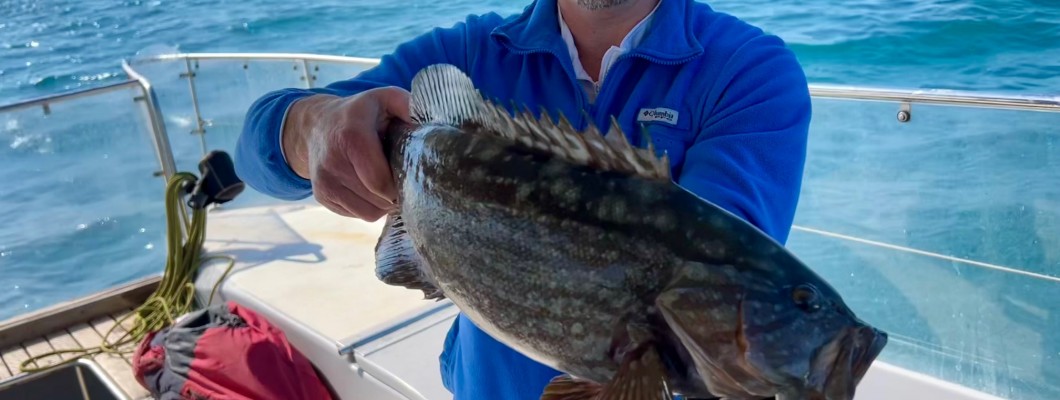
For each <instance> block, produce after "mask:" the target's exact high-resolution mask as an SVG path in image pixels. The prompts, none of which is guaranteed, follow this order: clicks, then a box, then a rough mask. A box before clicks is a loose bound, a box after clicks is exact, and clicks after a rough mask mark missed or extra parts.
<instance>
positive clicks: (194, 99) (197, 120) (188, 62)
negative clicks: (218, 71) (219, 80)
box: [180, 58, 206, 157]
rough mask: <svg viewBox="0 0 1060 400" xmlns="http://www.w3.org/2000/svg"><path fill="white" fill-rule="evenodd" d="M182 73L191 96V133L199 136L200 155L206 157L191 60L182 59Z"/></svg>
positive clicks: (204, 138)
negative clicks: (192, 118) (186, 80)
mask: <svg viewBox="0 0 1060 400" xmlns="http://www.w3.org/2000/svg"><path fill="white" fill-rule="evenodd" d="M184 71H185V72H184V73H183V74H180V76H181V77H182V78H188V92H189V94H191V109H192V110H193V111H194V112H195V130H193V131H192V132H191V133H192V134H195V135H199V145H200V146H201V147H202V155H203V156H204V157H205V156H206V125H205V121H203V119H202V113H201V112H199V95H198V93H196V92H195V72H194V71H192V70H191V58H185V59H184Z"/></svg>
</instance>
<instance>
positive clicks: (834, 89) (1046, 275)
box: [0, 53, 1060, 400]
mask: <svg viewBox="0 0 1060 400" xmlns="http://www.w3.org/2000/svg"><path fill="white" fill-rule="evenodd" d="M377 63H378V60H377V59H372V58H358V57H347V56H331V55H319V54H286V53H160V54H150V55H143V56H138V57H136V58H133V59H130V60H125V61H124V62H123V64H122V67H123V69H124V71H125V73H126V77H125V79H123V80H122V81H120V82H115V83H110V84H106V85H99V86H95V87H91V88H85V89H79V90H74V91H70V92H66V93H61V94H56V95H52V96H48V97H43V98H38V99H31V100H26V101H21V102H17V103H13V104H7V105H3V106H0V119H3V118H15V119H22V120H32V121H34V126H35V127H36V129H39V130H53V131H54V132H53V134H55V135H59V134H77V133H78V132H76V131H77V130H78V129H79V128H78V124H88V123H90V122H91V123H92V124H94V125H93V126H96V127H98V126H101V125H102V126H106V127H113V128H114V129H118V130H121V134H122V135H123V137H127V138H128V141H127V142H123V143H122V144H121V145H129V146H133V145H139V146H141V147H143V149H142V150H143V151H142V152H140V153H139V154H141V155H142V156H141V157H139V158H136V159H135V160H133V161H135V162H130V160H122V161H121V162H122V163H124V164H126V165H124V166H123V167H122V168H126V167H130V168H132V169H130V171H132V172H129V173H126V174H124V175H122V178H121V179H122V182H124V185H125V186H124V187H125V190H137V191H141V192H144V193H154V194H155V196H154V197H153V198H154V200H145V201H147V202H148V203H147V204H148V207H152V208H154V209H157V210H158V214H159V215H161V214H162V213H163V212H164V208H163V205H162V196H161V195H157V194H160V193H162V191H163V187H164V183H165V182H167V180H168V179H169V178H171V177H173V176H174V174H176V173H178V172H180V171H196V163H197V162H199V161H200V160H201V159H202V157H204V156H205V155H207V154H208V153H209V152H210V151H213V150H221V151H227V152H231V151H232V149H233V148H234V143H235V139H236V137H237V136H238V134H239V129H240V126H241V124H242V118H243V113H244V112H245V111H246V109H247V107H248V106H249V105H250V103H251V102H252V101H253V100H255V99H256V98H257V97H258V96H260V95H262V94H264V93H265V92H267V91H269V90H274V89H279V88H284V87H306V88H309V87H318V86H321V85H323V84H327V83H329V82H333V81H337V80H340V79H344V78H347V77H350V76H353V75H355V74H356V73H358V72H359V71H363V70H365V69H368V68H371V67H372V66H374V65H376V64H377ZM810 90H811V95H812V97H813V101H814V121H813V125H812V127H811V146H810V154H809V159H808V167H807V172H806V178H805V179H806V181H805V182H804V186H805V187H806V189H805V190H804V195H803V198H802V200H801V201H800V205H799V214H798V215H797V217H796V225H795V226H794V227H793V230H792V236H791V239H790V240H789V242H788V247H789V248H791V249H792V250H793V251H794V252H795V253H796V254H797V255H799V256H800V257H801V258H803V259H804V260H805V261H806V262H807V264H808V265H810V266H811V267H813V268H815V269H816V270H817V271H818V272H819V273H821V274H822V275H823V276H824V277H825V278H826V279H829V280H830V281H831V282H832V283H833V284H834V285H835V286H836V287H837V289H838V290H839V291H840V293H841V294H843V295H844V296H845V297H846V298H847V299H848V302H849V303H850V304H851V306H852V307H853V308H854V309H855V311H856V312H857V313H858V314H859V315H861V316H863V317H864V318H865V319H866V320H868V321H870V322H871V323H874V324H875V325H877V326H880V327H882V328H884V329H886V330H888V331H889V332H890V333H891V343H890V344H889V345H888V347H887V348H886V349H885V350H884V352H883V354H882V355H881V357H880V359H879V360H877V361H876V362H875V363H874V364H873V366H872V368H871V369H870V371H869V372H868V374H867V375H866V377H865V378H864V380H863V381H862V383H861V385H860V386H859V388H858V392H857V393H858V394H857V397H856V398H857V399H858V400H884V399H886V400H892V399H910V400H916V399H925V400H926V399H948V400H987V399H1019V400H1023V399H1056V398H1060V336H1058V335H1057V334H1056V332H1058V331H1060V301H1058V300H1057V299H1060V277H1058V276H1057V273H1058V272H1057V270H1056V269H1053V270H1052V271H1050V270H1048V268H1044V267H1046V266H1048V265H1047V264H1048V262H1050V260H1052V261H1051V262H1056V263H1057V264H1056V265H1058V266H1060V230H1057V228H1056V227H1057V226H1060V221H1058V220H1055V218H1060V211H1057V210H1060V198H1051V199H1050V198H1048V197H1046V196H1037V195H1035V196H1037V197H1035V196H1031V198H1030V199H1029V200H1028V201H1032V202H1033V205H1034V206H1035V207H1037V208H1036V209H1037V210H1039V212H1036V213H1033V215H1031V216H1030V217H1028V218H1031V219H1030V220H1029V221H1031V222H1030V223H1031V224H1037V225H1034V226H1037V227H1039V228H1038V229H1037V230H1036V232H1038V234H1039V237H1038V239H1037V240H1039V241H1040V242H1039V247H1040V248H1042V249H1044V250H1043V251H1044V252H1045V253H1044V254H1045V256H1043V257H1044V259H1045V260H1046V261H1043V262H1041V265H1030V266H1026V265H1024V266H1012V265H1004V264H1003V263H1001V262H998V261H996V260H994V259H993V258H996V257H986V258H985V259H973V258H969V257H965V256H962V255H959V254H952V252H951V253H947V252H946V251H944V250H939V249H932V248H921V247H916V246H911V245H910V243H914V242H916V241H915V240H911V239H910V238H913V237H916V236H917V235H920V234H922V233H923V229H924V226H923V225H922V224H921V222H918V221H920V219H918V215H919V216H920V217H922V216H923V214H922V213H929V212H944V210H939V209H938V208H932V207H931V204H925V203H930V202H931V201H933V200H932V199H936V200H937V199H938V198H939V197H940V196H941V197H944V198H956V199H958V200H959V199H960V198H962V196H968V195H969V193H971V192H970V191H968V190H957V189H954V188H952V187H949V186H945V187H935V186H940V185H936V183H937V182H938V181H937V180H927V181H926V182H929V183H928V184H924V185H919V186H918V185H912V186H911V187H900V186H897V185H896V186H894V187H893V188H890V189H893V190H896V191H901V193H902V194H904V195H906V196H909V197H912V198H916V199H917V200H916V201H917V202H918V203H917V204H920V205H923V206H926V207H927V208H926V209H921V210H917V211H914V212H910V213H906V214H903V213H901V212H896V211H895V210H893V209H890V208H888V207H889V206H890V205H889V204H879V203H878V202H876V200H873V198H872V197H871V193H873V192H874V191H876V190H888V188H882V189H881V188H879V187H877V186H880V185H884V184H885V182H890V181H888V180H887V179H903V178H907V177H908V176H904V174H912V175H915V174H921V175H923V174H936V175H939V176H941V177H942V178H945V177H946V175H945V172H946V171H950V168H969V167H972V168H975V166H976V164H975V162H976V161H977V158H976V157H979V158H980V159H981V158H983V157H986V158H990V157H987V156H984V155H989V154H993V153H992V152H994V151H998V149H1004V148H1008V147H1010V146H1009V144H1011V143H1015V141H1020V140H1023V141H1030V142H1031V143H1032V146H1033V147H1032V150H1034V149H1037V150H1039V151H1040V152H1039V153H1035V154H1031V155H1028V154H1016V155H1015V156H1017V157H1023V159H1027V160H1029V162H1028V163H1027V165H1026V170H1021V171H1020V173H1021V174H1022V173H1026V174H1027V175H1026V176H1027V179H1035V180H1038V179H1044V180H1046V181H1048V180H1049V179H1052V182H1057V181H1060V167H1058V166H1060V129H1057V127H1060V97H1048V96H1013V95H1001V94H991V93H976V92H966V91H954V90H927V89H909V90H903V89H891V88H866V87H852V86H834V85H811V87H810ZM64 113H65V114H66V115H72V114H75V113H79V114H78V115H81V116H83V117H84V118H89V119H91V121H87V120H86V119H81V120H78V121H73V122H72V121H71V118H66V117H63V114H64ZM953 130H964V131H965V132H966V133H967V135H980V136H979V137H982V136H981V135H987V136H986V137H989V138H990V140H987V141H986V142H987V143H991V144H992V146H990V147H989V148H983V147H971V146H968V142H965V141H963V140H965V139H961V138H963V137H965V136H960V135H957V136H953V135H952V133H953V132H952V131H953ZM882 135H886V136H898V137H900V138H901V137H919V138H921V139H924V138H926V140H925V142H926V143H929V144H930V145H931V146H932V148H934V149H940V152H942V153H945V152H947V151H950V152H951V153H952V152H957V153H952V154H967V155H968V156H967V158H959V159H956V160H955V161H954V162H952V163H950V162H943V163H937V162H936V163H931V162H930V161H932V160H923V161H924V162H925V163H927V164H924V166H921V167H919V168H909V169H908V170H901V171H903V172H902V174H901V175H897V176H890V177H884V176H885V175H889V174H892V175H893V173H894V171H896V170H898V169H896V168H899V167H904V166H893V165H890V164H887V161H888V159H889V157H890V156H889V155H888V153H887V152H888V151H892V152H893V151H906V150H905V149H898V150H895V149H888V148H881V147H885V146H884V145H883V144H881V143H883V142H882V141H881V140H879V138H880V137H881V136H882ZM830 141H841V142H843V144H844V145H843V146H841V149H842V152H844V153H843V154H846V156H844V157H846V158H845V160H847V161H846V162H844V163H842V164H837V163H835V162H834V161H830V160H832V159H830V158H827V157H825V156H823V155H820V154H823V152H826V151H835V150H834V149H830V148H826V146H825V144H826V143H828V142H830ZM947 146H957V147H956V149H955V150H954V149H950V150H945V149H947ZM892 155H893V153H892ZM935 161H938V160H935ZM86 162H88V161H86ZM93 162H95V161H93ZM128 164H132V165H128ZM940 165H941V166H940ZM983 171H987V169H985V168H984V169H983ZM885 178H886V179H885ZM827 179H832V180H833V181H826V180H827ZM940 179H941V178H940ZM829 182H832V183H829ZM835 182H839V184H836V183H835ZM958 183H960V182H958ZM929 184H930V185H931V186H930V187H929V186H927V185H929ZM969 184H970V183H969ZM941 186H944V185H941ZM1021 187H1022V186H1020V184H1019V182H1016V181H1013V182H1012V185H1011V188H1012V190H1013V191H1017V192H1018V191H1019V190H1020V188H1021ZM940 191H941V192H940ZM940 193H941V194H940ZM1027 193H1036V192H1033V191H1030V192H1027V191H1024V192H1020V193H1019V194H1023V195H1026V194H1027ZM988 195H989V196H1000V195H1001V194H999V193H989V194H988ZM852 199H853V200H854V201H852ZM942 204H944V203H942ZM936 206H938V205H937V204H936ZM182 207H183V205H182ZM906 210H908V207H907V208H906ZM1041 210H1046V211H1048V210H1052V211H1050V212H1041ZM839 211H845V212H839ZM850 212H854V213H856V214H859V215H861V216H862V217H863V219H862V220H860V221H850V220H842V219H839V218H837V217H835V216H836V215H849V214H850ZM917 213H921V214H917ZM1014 215H1016V216H1015V217H1014V218H1020V216H1021V215H1022V214H1014ZM1035 218H1037V219H1035ZM1047 218H1054V220H1046V219H1047ZM206 223H207V228H206V232H207V233H206V237H205V241H204V243H203V246H204V248H205V250H206V252H207V253H209V254H214V255H225V256H228V257H231V259H232V260H234V263H233V264H229V263H227V262H224V260H214V261H210V262H207V263H204V265H202V267H201V269H200V270H199V273H198V275H197V276H196V278H195V281H194V285H195V294H196V299H197V300H198V301H199V302H200V303H201V304H203V305H206V304H209V302H210V301H212V302H213V304H216V303H217V302H222V301H235V302H237V303H239V304H241V305H243V306H245V307H248V308H250V309H252V310H254V311H255V312H257V313H259V314H261V315H262V316H264V317H265V318H267V319H268V320H269V321H270V322H272V323H273V324H275V325H276V326H277V327H279V328H280V329H282V330H283V332H284V333H285V335H286V336H287V338H288V340H290V342H291V344H292V345H293V346H294V347H295V348H297V349H298V350H299V351H300V352H302V353H303V354H304V355H305V356H306V357H308V359H309V360H310V361H311V362H312V364H313V366H314V367H315V368H316V370H317V371H318V373H319V374H320V376H321V377H322V378H323V380H324V381H325V382H326V383H327V385H328V386H329V388H330V389H331V390H332V391H333V393H334V394H335V395H336V398H341V399H377V400H389V399H394V400H399V399H400V400H406V399H409V400H443V399H449V398H451V396H450V394H449V393H448V391H447V390H446V389H445V388H444V386H443V385H442V382H441V379H440V373H439V367H438V356H439V354H440V351H441V349H442V345H443V340H444V339H445V335H446V332H447V331H448V329H449V326H450V325H451V324H452V322H453V320H454V318H455V317H456V315H457V313H458V310H457V309H456V307H455V306H454V305H453V304H452V303H450V302H448V301H440V302H435V301H425V300H423V298H422V294H419V293H418V292H416V291H410V290H406V289H404V288H400V287H394V286H388V285H385V284H383V283H381V282H379V281H378V279H376V277H375V275H374V254H373V247H374V245H375V242H376V240H377V238H378V236H379V233H380V231H381V229H382V222H381V221H380V222H376V223H369V222H364V221H359V220H353V219H348V218H343V217H340V216H337V215H335V214H333V213H331V212H329V211H328V210H326V209H325V208H323V207H322V206H320V205H319V204H317V203H315V202H314V201H313V200H312V199H306V200H302V201H293V202H292V201H280V200H276V199H272V198H269V197H267V196H264V195H262V194H260V193H257V192H254V191H253V190H252V189H251V188H246V190H245V192H244V193H242V194H240V195H239V196H238V197H237V198H236V199H235V200H233V201H231V202H229V203H225V204H222V205H218V206H215V207H211V208H210V209H209V213H208V217H207V222H206ZM187 228H188V227H187V226H182V227H181V229H182V232H184V233H186V232H187ZM934 228H936V229H940V230H942V231H946V230H948V229H951V228H956V226H943V227H934ZM1004 229H1005V228H1004V224H1000V223H999V224H997V226H986V227H985V228H984V229H982V231H981V232H982V235H983V237H982V238H981V239H982V240H989V239H990V238H991V237H1000V236H1002V235H1004V234H1005V231H1004ZM1050 229H1053V230H1050ZM85 251H91V249H86V250H85ZM158 270H159V271H160V270H161V268H158ZM161 278H162V277H161V273H154V274H148V275H147V276H142V277H139V278H138V279H135V280H131V281H129V282H126V283H124V284H121V285H118V286H115V287H112V288H107V289H105V290H102V291H100V292H98V293H94V294H92V295H90V296H87V297H82V298H78V299H72V300H69V301H66V302H61V303H59V304H55V305H53V306H51V307H48V308H46V309H42V310H39V311H35V312H32V313H29V314H26V315H20V316H17V317H15V318H13V319H10V320H8V321H4V322H0V360H2V361H0V400H2V399H34V398H42V399H43V398H48V399H65V398H70V399H81V398H85V399H88V398H91V399H144V398H150V395H149V393H148V392H147V391H146V390H145V389H144V388H143V387H141V386H140V385H139V384H138V383H137V382H136V381H135V379H134V378H133V376H132V369H131V366H130V365H131V364H130V361H129V359H128V356H127V355H124V356H123V355H120V354H109V353H108V354H95V355H90V356H84V357H78V358H77V359H76V361H75V362H69V361H71V359H70V358H69V357H71V356H69V355H67V356H66V357H67V358H65V359H60V360H51V361H49V362H51V363H55V365H57V366H56V367H53V368H44V369H43V370H41V371H39V372H32V373H25V372H22V371H21V370H20V369H19V368H18V366H19V365H20V364H21V363H22V362H23V361H25V360H26V359H27V358H28V357H31V356H36V355H41V354H44V353H47V352H50V351H54V350H60V349H63V348H68V347H70V346H80V347H90V346H96V345H99V343H100V342H101V341H102V340H103V339H102V337H103V335H106V334H107V333H108V332H114V330H112V329H111V328H112V327H114V326H115V325H118V326H125V325H124V324H127V323H128V322H129V320H128V319H125V318H124V317H125V316H127V315H129V313H131V312H132V311H133V310H134V309H135V308H136V307H137V306H138V305H140V304H142V303H143V302H144V301H145V299H147V297H148V296H149V295H150V294H151V293H152V292H153V291H154V290H155V289H156V288H157V287H158V285H159V282H160V280H161ZM984 282H988V283H984ZM989 282H993V284H990V283H989ZM116 331H118V332H120V331H121V329H117V330H116ZM126 350H128V348H126ZM42 360H44V359H42ZM63 361H66V362H63ZM60 362H61V363H60ZM41 363H44V361H41Z"/></svg>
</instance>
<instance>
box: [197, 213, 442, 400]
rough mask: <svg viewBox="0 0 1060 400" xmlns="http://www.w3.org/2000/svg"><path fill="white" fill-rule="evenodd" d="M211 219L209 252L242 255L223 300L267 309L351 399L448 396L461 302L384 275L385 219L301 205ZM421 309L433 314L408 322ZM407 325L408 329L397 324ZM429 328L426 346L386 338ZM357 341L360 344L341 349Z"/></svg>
mask: <svg viewBox="0 0 1060 400" xmlns="http://www.w3.org/2000/svg"><path fill="white" fill-rule="evenodd" d="M208 221H209V222H208V228H207V240H206V248H207V250H208V251H209V252H211V253H215V254H227V255H230V256H234V257H236V259H237V263H236V266H235V267H234V268H233V270H232V272H230V273H229V276H228V278H227V279H226V280H225V281H224V283H223V285H222V286H221V287H220V289H219V293H220V294H219V295H217V296H215V299H214V302H217V301H218V300H234V301H236V302H238V303H240V304H242V305H244V306H246V307H249V308H251V309H252V310H254V311H257V312H259V313H261V314H263V315H264V316H265V317H266V318H268V319H269V320H270V321H271V322H272V323H274V324H275V325H277V326H278V327H279V328H280V329H282V330H284V331H285V333H286V334H287V336H288V339H289V340H290V341H291V343H292V344H293V345H294V346H296V347H297V348H299V349H300V350H301V351H302V352H303V353H304V354H305V355H306V356H307V357H309V358H310V359H311V360H312V361H313V363H314V364H316V366H317V368H318V369H319V370H320V371H321V373H322V374H323V375H324V376H325V377H326V378H327V379H328V380H329V381H330V384H331V385H332V387H333V388H334V390H336V391H337V392H338V393H340V394H345V396H344V397H343V398H352V399H362V398H363V399H369V398H371V399H381V400H382V399H387V398H398V399H405V398H423V399H442V398H447V396H448V393H447V392H446V391H445V389H444V387H443V386H442V384H441V378H440V376H439V375H438V354H439V352H440V351H441V348H442V347H441V346H442V340H443V339H444V334H445V332H446V331H447V330H448V328H449V325H450V323H451V321H452V318H453V316H455V309H454V307H452V306H451V305H450V303H449V302H434V301H426V300H423V296H422V293H420V292H417V291H411V290H407V289H404V288H401V287H395V286H389V285H386V284H383V283H382V282H380V281H379V280H378V279H377V278H376V277H375V256H374V251H373V249H374V247H375V244H376V240H377V239H378V237H379V232H380V231H381V230H382V222H381V221H380V222H376V223H366V222H363V221H360V220H355V219H350V218H343V217H340V216H338V215H335V214H332V213H331V212H330V211H328V210H327V209H325V208H323V207H320V206H317V205H301V204H299V205H290V206H278V207H260V208H247V209H236V210H224V209H222V210H215V211H214V212H211V213H210V216H209V217H208ZM225 267H227V261H218V262H215V263H212V264H210V266H208V267H206V268H204V269H203V273H202V275H201V276H200V278H199V279H198V281H197V283H196V286H197V291H198V296H199V298H200V299H202V300H203V301H205V300H206V299H208V298H209V295H210V292H211V291H212V290H213V287H214V284H215V282H217V278H218V277H220V275H221V273H222V272H223V270H224V268H225ZM421 313H427V314H428V316H429V318H426V319H422V320H417V321H415V323H412V324H409V322H410V321H411V320H410V317H413V316H416V315H419V314H421ZM405 325H409V326H407V327H405V328H406V329H405V330H404V331H402V330H397V331H395V330H394V328H395V327H401V326H405ZM409 329H411V330H412V331H409ZM422 329H428V330H429V331H431V332H432V333H433V334H432V335H429V336H428V337H426V341H425V342H423V340H422V339H420V341H421V342H422V345H423V347H422V348H414V349H408V350H407V351H402V352H399V353H400V354H397V358H394V357H392V356H391V354H390V353H388V351H390V349H388V348H386V346H385V344H386V343H383V342H389V341H394V340H395V338H396V337H398V336H400V335H402V334H403V333H402V332H406V331H408V332H415V331H418V330H422ZM395 335H397V336H395ZM350 344H356V345H357V346H355V348H353V349H352V352H351V353H350V354H348V355H343V354H340V350H342V349H343V348H344V347H347V345H350ZM354 358H357V360H354ZM361 358H363V359H361ZM395 360H396V361H399V362H397V363H391V361H395ZM355 361H356V362H355ZM395 370H402V371H400V375H401V377H402V378H399V379H398V380H394V379H393V377H388V376H386V375H387V372H386V371H389V372H396V371H395ZM409 378H411V379H409ZM405 385H408V386H405ZM399 392H400V393H399ZM419 396H423V397H419Z"/></svg>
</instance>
